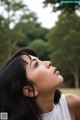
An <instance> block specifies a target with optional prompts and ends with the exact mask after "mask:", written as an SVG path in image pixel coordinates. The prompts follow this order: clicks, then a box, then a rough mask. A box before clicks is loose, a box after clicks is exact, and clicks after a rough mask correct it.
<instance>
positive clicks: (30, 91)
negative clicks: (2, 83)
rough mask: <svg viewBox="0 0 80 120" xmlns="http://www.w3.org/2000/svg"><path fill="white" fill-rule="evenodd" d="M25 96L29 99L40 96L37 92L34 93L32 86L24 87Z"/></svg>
mask: <svg viewBox="0 0 80 120" xmlns="http://www.w3.org/2000/svg"><path fill="white" fill-rule="evenodd" d="M23 94H24V95H25V96H27V97H34V96H37V95H38V92H37V91H33V89H32V87H31V86H24V87H23Z"/></svg>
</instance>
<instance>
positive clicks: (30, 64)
mask: <svg viewBox="0 0 80 120" xmlns="http://www.w3.org/2000/svg"><path fill="white" fill-rule="evenodd" d="M33 61H37V60H36V59H35V58H34V59H32V60H31V62H30V67H31V65H32V62H33Z"/></svg>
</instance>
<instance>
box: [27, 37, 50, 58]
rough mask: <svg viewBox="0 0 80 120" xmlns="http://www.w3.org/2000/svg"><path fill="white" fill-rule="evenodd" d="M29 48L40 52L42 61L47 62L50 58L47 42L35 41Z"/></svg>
mask: <svg viewBox="0 0 80 120" xmlns="http://www.w3.org/2000/svg"><path fill="white" fill-rule="evenodd" d="M29 47H30V48H32V49H34V50H36V51H37V52H38V55H39V58H40V59H41V60H47V59H49V57H48V50H47V46H46V42H45V41H44V40H42V39H35V40H34V41H32V42H31V43H30V44H29Z"/></svg>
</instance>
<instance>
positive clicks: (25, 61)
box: [22, 54, 32, 64]
mask: <svg viewBox="0 0 80 120" xmlns="http://www.w3.org/2000/svg"><path fill="white" fill-rule="evenodd" d="M25 55H26V56H28V57H29V59H30V60H31V59H32V58H31V57H30V55H29V54H25ZM22 61H23V62H24V63H26V64H28V62H27V61H25V60H24V59H22Z"/></svg>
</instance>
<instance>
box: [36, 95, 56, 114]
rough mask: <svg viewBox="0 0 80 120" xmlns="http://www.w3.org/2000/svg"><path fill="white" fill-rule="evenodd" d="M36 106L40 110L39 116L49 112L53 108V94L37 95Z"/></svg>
mask: <svg viewBox="0 0 80 120" xmlns="http://www.w3.org/2000/svg"><path fill="white" fill-rule="evenodd" d="M36 104H37V105H38V107H39V108H40V111H41V113H40V114H45V113H48V112H51V111H52V110H53V108H54V93H52V94H47V95H46V94H43V95H38V97H37V98H36Z"/></svg>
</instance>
